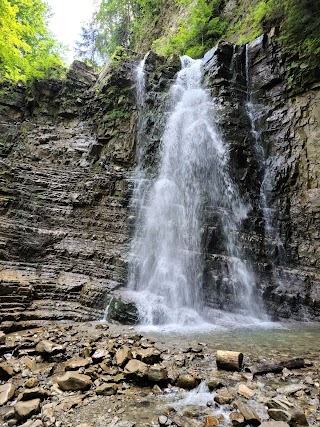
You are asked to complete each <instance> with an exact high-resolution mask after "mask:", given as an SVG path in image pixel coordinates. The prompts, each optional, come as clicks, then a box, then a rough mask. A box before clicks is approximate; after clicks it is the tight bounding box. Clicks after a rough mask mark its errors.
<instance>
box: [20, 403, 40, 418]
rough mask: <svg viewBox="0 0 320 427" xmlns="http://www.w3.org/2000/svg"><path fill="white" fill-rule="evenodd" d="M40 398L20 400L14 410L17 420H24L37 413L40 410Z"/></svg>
mask: <svg viewBox="0 0 320 427" xmlns="http://www.w3.org/2000/svg"><path fill="white" fill-rule="evenodd" d="M40 404H41V400H40V399H32V400H27V401H24V400H20V402H17V403H16V404H15V407H14V412H15V416H16V418H17V420H24V419H26V418H30V417H31V416H32V415H34V414H37V413H38V412H39V411H40Z"/></svg>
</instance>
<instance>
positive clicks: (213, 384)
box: [206, 380, 226, 391]
mask: <svg viewBox="0 0 320 427" xmlns="http://www.w3.org/2000/svg"><path fill="white" fill-rule="evenodd" d="M206 384H207V387H208V389H209V390H210V391H214V390H219V388H223V387H225V386H226V384H225V383H224V382H222V381H220V380H210V381H208V382H207V383H206Z"/></svg>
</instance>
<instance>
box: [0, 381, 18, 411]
mask: <svg viewBox="0 0 320 427" xmlns="http://www.w3.org/2000/svg"><path fill="white" fill-rule="evenodd" d="M15 391H16V388H15V386H14V385H13V384H12V383H6V384H3V385H0V406H2V405H5V404H6V403H7V402H8V401H9V400H10V399H11V398H12V397H13V396H14V393H15Z"/></svg>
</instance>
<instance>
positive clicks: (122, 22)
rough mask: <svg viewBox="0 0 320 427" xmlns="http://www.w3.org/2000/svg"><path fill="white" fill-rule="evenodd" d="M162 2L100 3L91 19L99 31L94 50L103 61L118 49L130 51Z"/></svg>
mask: <svg viewBox="0 0 320 427" xmlns="http://www.w3.org/2000/svg"><path fill="white" fill-rule="evenodd" d="M164 2H165V0H102V1H101V3H100V8H99V11H98V12H97V13H96V15H95V17H94V19H95V22H96V23H97V25H98V27H99V33H98V35H97V39H96V47H97V50H98V52H99V54H100V55H101V56H102V57H103V58H105V57H107V56H110V55H112V54H113V52H114V51H115V50H116V49H117V48H118V47H119V46H122V47H124V48H129V47H131V45H132V44H134V43H135V41H136V39H137V38H139V37H141V36H143V34H144V31H145V28H146V25H148V24H149V23H150V21H152V20H153V19H154V16H157V14H159V12H160V10H161V7H162V5H163V3H164Z"/></svg>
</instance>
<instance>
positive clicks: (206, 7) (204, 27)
mask: <svg viewBox="0 0 320 427" xmlns="http://www.w3.org/2000/svg"><path fill="white" fill-rule="evenodd" d="M179 3H180V4H183V5H185V6H186V7H187V8H188V10H189V16H188V18H187V19H185V20H181V21H180V23H179V27H178V29H177V31H176V32H175V34H173V35H171V36H167V37H162V38H160V39H158V40H155V42H154V44H153V46H154V48H155V49H156V51H157V52H158V53H160V54H162V55H165V56H168V55H172V54H186V55H189V56H192V57H199V56H202V55H203V54H204V53H205V51H207V50H209V49H210V48H211V47H212V46H213V45H214V44H215V43H216V42H217V41H218V40H219V38H220V37H221V36H222V35H223V34H224V31H225V28H226V21H225V19H223V18H222V17H221V16H220V10H219V9H220V6H221V3H222V2H221V0H196V2H195V1H194V0H180V1H179Z"/></svg>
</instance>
